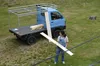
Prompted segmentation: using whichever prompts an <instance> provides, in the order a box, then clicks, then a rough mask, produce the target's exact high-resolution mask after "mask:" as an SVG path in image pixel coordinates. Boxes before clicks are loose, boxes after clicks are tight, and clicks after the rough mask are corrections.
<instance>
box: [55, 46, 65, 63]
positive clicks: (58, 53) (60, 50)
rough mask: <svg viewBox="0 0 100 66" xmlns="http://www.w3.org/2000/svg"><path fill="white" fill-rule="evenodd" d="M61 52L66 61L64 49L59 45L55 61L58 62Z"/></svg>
mask: <svg viewBox="0 0 100 66" xmlns="http://www.w3.org/2000/svg"><path fill="white" fill-rule="evenodd" d="M60 53H61V55H62V61H64V51H63V50H62V49H60V48H59V47H57V49H56V57H55V62H58V57H59V55H60Z"/></svg>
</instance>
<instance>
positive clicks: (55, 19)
mask: <svg viewBox="0 0 100 66" xmlns="http://www.w3.org/2000/svg"><path fill="white" fill-rule="evenodd" d="M43 9H45V10H46V11H47V12H48V13H49V20H50V25H51V28H52V29H53V28H57V27H59V28H60V29H62V28H65V27H66V21H65V18H64V17H63V15H62V14H61V13H60V12H59V11H58V10H56V9H54V8H50V7H49V8H47V7H44V8H43ZM43 9H42V8H41V7H37V24H44V28H46V22H45V15H44V12H42V10H43ZM40 12H41V13H40Z"/></svg>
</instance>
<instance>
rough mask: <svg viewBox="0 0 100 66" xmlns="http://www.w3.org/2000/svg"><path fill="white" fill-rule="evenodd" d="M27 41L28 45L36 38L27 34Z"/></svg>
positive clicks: (34, 41)
mask: <svg viewBox="0 0 100 66" xmlns="http://www.w3.org/2000/svg"><path fill="white" fill-rule="evenodd" d="M27 43H28V44H29V45H31V44H34V43H36V38H35V37H34V36H28V38H27Z"/></svg>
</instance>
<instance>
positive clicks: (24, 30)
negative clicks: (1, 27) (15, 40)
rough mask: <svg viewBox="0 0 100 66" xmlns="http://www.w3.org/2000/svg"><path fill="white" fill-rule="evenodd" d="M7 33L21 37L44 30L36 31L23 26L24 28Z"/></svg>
mask: <svg viewBox="0 0 100 66" xmlns="http://www.w3.org/2000/svg"><path fill="white" fill-rule="evenodd" d="M32 26H34V25H32ZM9 31H10V32H11V33H14V34H15V35H18V36H23V35H27V34H33V33H37V32H42V31H46V29H45V28H42V29H38V30H32V29H31V28H30V26H24V27H19V28H13V29H9Z"/></svg>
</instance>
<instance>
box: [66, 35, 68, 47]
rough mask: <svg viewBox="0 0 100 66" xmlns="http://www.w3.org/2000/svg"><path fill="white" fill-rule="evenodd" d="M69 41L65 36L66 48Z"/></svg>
mask: <svg viewBox="0 0 100 66" xmlns="http://www.w3.org/2000/svg"><path fill="white" fill-rule="evenodd" d="M68 43H69V40H68V37H67V36H66V47H67V46H68Z"/></svg>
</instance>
